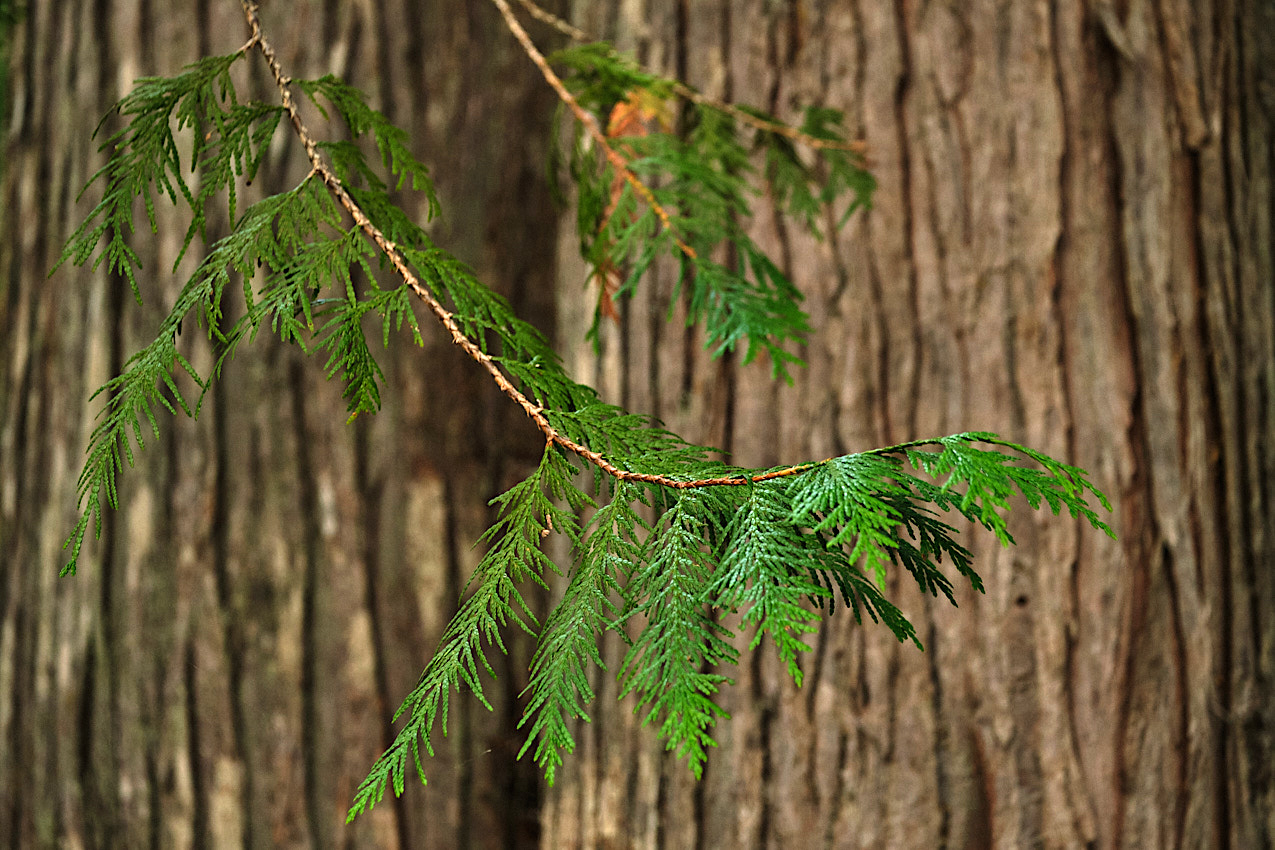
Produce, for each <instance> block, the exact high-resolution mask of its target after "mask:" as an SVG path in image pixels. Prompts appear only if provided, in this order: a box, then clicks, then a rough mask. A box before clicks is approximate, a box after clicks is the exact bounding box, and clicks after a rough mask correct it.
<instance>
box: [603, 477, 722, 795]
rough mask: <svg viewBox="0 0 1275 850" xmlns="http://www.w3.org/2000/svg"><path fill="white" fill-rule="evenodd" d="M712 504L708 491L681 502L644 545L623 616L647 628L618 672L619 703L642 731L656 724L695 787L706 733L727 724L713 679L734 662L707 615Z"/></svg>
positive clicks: (716, 532) (714, 532)
mask: <svg viewBox="0 0 1275 850" xmlns="http://www.w3.org/2000/svg"><path fill="white" fill-rule="evenodd" d="M714 498H715V494H713V493H712V492H711V491H709V490H690V491H687V492H686V493H683V494H681V495H680V496H679V497H678V499H677V501H676V503H674V505H673V507H672V508H671V509H670V510H669V511H668V512H666V513H665V514H664V518H663V522H662V523H661V527H659V528H657V529H656V530H655V533H654V534H652V536H651V537H649V538H648V540H647V544H646V548H647V552H644V553H643V560H644V561H645V564H644V565H643V566H642V567H640V568H639V569H638V571H637V572H636V573H635V574H634V576H633V577H632V579H631V581H630V586H629V594H630V597H631V598H632V599H633V603H632V604H631V606H630V609H629V610H628V612H626V613H627V616H628V617H633V616H642V617H644V618H645V619H646V625H645V626H644V627H643V628H642V631H641V633H640V634H639V635H638V637H637V639H636V640H635V641H634V642H633V645H632V646H631V647H630V649H629V651H628V654H627V655H626V656H625V658H624V663H623V664H622V665H621V668H620V683H621V694H620V695H621V697H623V696H626V695H628V694H630V693H635V694H636V695H637V707H636V708H635V711H639V712H640V711H643V710H645V711H646V715H645V717H644V718H643V723H644V724H646V723H649V722H650V721H651V720H652V719H659V720H662V721H663V722H662V723H661V724H660V728H659V734H660V737H661V738H664V739H665V744H666V746H667V748H668V749H669V750H671V751H673V752H675V753H676V754H677V755H678V756H679V757H685V758H686V760H687V764H688V766H689V767H690V769H691V771H692V772H693V773H694V774H695V777H696V778H697V779H698V778H699V777H700V775H701V774H702V772H703V769H704V761H705V760H706V759H707V758H708V749H709V748H710V747H715V746H717V742H716V741H715V740H713V736H712V731H713V727H714V726H716V725H717V720H718V718H721V717H727V716H728V715H727V713H726V712H725V711H724V710H722V709H721V708H720V707H719V706H718V705H717V704H716V703H714V702H713V695H714V694H715V693H717V690H718V688H719V687H720V686H722V685H724V684H730V683H731V680H730V679H729V678H728V677H726V676H724V675H722V674H720V673H716V672H713V671H714V669H715V668H716V667H718V666H719V665H721V664H723V663H729V664H733V663H734V662H735V660H736V658H737V657H738V651H737V650H736V649H735V647H734V646H732V645H731V644H730V643H729V642H728V639H729V638H730V637H732V635H731V634H730V632H729V631H727V630H726V629H725V628H724V627H723V626H722V625H721V624H719V623H718V622H716V621H715V620H714V619H713V616H712V613H711V607H710V606H711V602H712V600H711V598H710V596H709V587H710V581H711V579H712V575H713V572H714V571H715V570H716V569H717V565H716V564H715V563H714V560H713V557H712V552H711V550H710V548H709V546H708V544H707V542H706V538H708V537H710V536H717V537H719V536H720V535H721V534H722V532H723V529H722V528H721V526H720V519H721V515H720V512H719V510H715V508H718V507H719V506H717V505H714V504H712V502H713V501H714Z"/></svg>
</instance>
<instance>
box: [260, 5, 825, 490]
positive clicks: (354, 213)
mask: <svg viewBox="0 0 1275 850" xmlns="http://www.w3.org/2000/svg"><path fill="white" fill-rule="evenodd" d="M240 2H241V4H242V5H243V10H244V16H245V18H247V21H248V28H249V30H250V33H251V37H250V38H249V39H248V42H247V43H246V44H245V45H244V46H243V47H242V48H240V49H241V50H243V51H247V50H250V49H252V48H253V47H255V48H257V50H259V51H260V52H261V55H262V58H264V59H265V61H266V65H268V66H269V68H270V73H271V74H272V75H273V77H274V81H275V86H276V87H277V88H278V89H279V96H280V98H281V102H282V104H283V108H284V111H285V112H287V114H288V120H289V121H290V122H291V124H292V129H293V131H294V132H295V133H296V135H297V138H298V139H299V140H300V141H301V145H302V147H303V148H304V149H305V153H306V157H307V158H308V159H309V160H310V166H311V171H312V173H313V174H314V175H316V176H317V177H318V178H319V179H320V180H322V181H323V184H324V185H325V186H326V187H327V188H328V191H330V192H331V193H332V194H333V196H334V197H335V198H336V199H337V201H338V202H339V203H340V204H341V206H342V207H343V208H344V209H345V211H346V212H348V213H349V214H350V217H351V218H352V219H353V220H354V223H355V224H356V225H357V226H358V227H359V229H360V230H362V231H363V232H364V233H365V234H367V236H368V238H370V239H371V240H372V241H373V242H374V243H375V244H376V246H377V247H378V248H380V249H381V251H382V252H383V253H384V254H385V256H386V257H387V258H388V259H389V261H390V265H392V266H393V267H394V271H395V272H397V273H398V275H399V277H401V278H402V279H403V281H404V282H405V283H406V284H407V285H408V286H409V287H410V288H411V290H412V291H413V292H414V293H415V294H416V296H417V297H418V298H420V299H421V301H423V302H425V306H426V307H427V308H429V311H430V312H431V313H433V314H434V317H435V318H437V319H438V321H439V323H440V324H442V326H443V327H444V328H445V329H446V330H447V332H448V334H450V335H451V338H452V342H454V343H455V344H456V345H457V346H459V347H460V349H461V350H462V351H464V352H465V354H467V355H468V356H469V357H470V359H472V360H474V361H475V362H476V363H478V364H479V365H480V366H482V367H483V369H485V370H486V371H487V373H488V374H489V375H490V376H491V378H492V380H493V381H495V382H496V386H498V387H500V390H501V392H503V393H504V394H505V395H507V396H508V397H509V398H511V399H513V401H514V402H516V403H517V404H518V406H519V407H521V408H522V409H523V410H524V411H525V412H526V414H527V416H529V417H530V418H531V421H532V422H534V423H535V425H536V427H537V428H539V429H540V432H541V433H542V434H544V435H545V439H546V440H547V441H548V442H550V443H551V444H553V445H556V446H560V447H561V448H563V449H566V450H567V451H570V452H572V453H573V454H576V455H578V456H579V457H581V458H583V459H584V460H586V461H588V462H589V463H592V464H593V465H594V466H596V467H598V468H599V469H601V470H602V471H603V472H606V473H607V474H609V475H611V476H613V477H615V478H617V479H619V480H621V481H636V482H641V483H645V484H658V485H660V486H662V487H670V488H673V489H677V490H688V489H692V488H696V487H713V486H740V485H744V484H750V483H757V482H761V481H769V480H771V479H774V478H784V477H786V476H789V475H797V474H799V473H802V472H805V471H807V470H809V469H813V468H814V467H816V466H818V465H819V463H825V462H826V461H820V462H819V463H805V464H800V465H798V466H790V467H787V468H785V469H777V470H772V471H770V472H764V473H762V474H760V475H752V476H748V475H735V476H729V477H720V478H701V479H695V480H690V481H685V480H679V479H677V478H669V477H668V476H665V475H652V474H650V473H644V472H631V471H629V470H626V469H620V468H619V467H617V466H616V465H615V464H613V463H611V462H610V461H609V460H607V459H606V458H605V457H603V456H602V455H601V454H599V453H598V452H595V451H593V450H592V449H590V448H588V447H587V446H582V445H580V444H579V443H577V442H575V441H574V440H572V439H571V438H570V437H567V436H566V435H565V434H563V433H561V432H560V431H558V429H556V428H554V427H553V425H552V424H551V423H550V422H549V419H548V417H547V416H546V415H545V410H544V408H543V407H541V406H540V405H538V404H535V403H534V402H532V401H531V399H529V398H527V397H526V396H525V395H523V394H522V392H520V391H519V389H518V388H517V387H515V386H514V385H513V382H512V381H510V380H509V378H508V376H506V375H505V373H504V372H502V371H501V369H500V367H499V366H497V365H496V363H495V361H494V360H493V359H492V358H491V356H490V355H489V354H487V353H486V352H485V351H483V350H482V349H481V348H479V347H478V345H477V344H476V343H474V341H473V340H471V339H470V338H469V337H467V336H466V335H465V334H464V332H463V331H462V330H461V329H460V325H458V324H457V322H456V317H455V315H453V314H452V313H451V312H450V311H449V310H448V309H447V308H446V307H444V306H443V305H442V303H441V302H440V301H439V300H438V299H437V298H435V297H434V295H433V293H431V292H430V291H429V289H428V288H427V287H426V286H425V285H424V284H423V283H421V281H420V278H418V277H417V276H416V274H415V273H414V272H413V271H412V269H411V267H410V266H409V265H408V264H407V260H406V259H405V258H404V257H403V255H402V253H401V252H400V251H399V250H398V246H396V245H395V244H394V243H393V242H392V241H390V240H389V239H388V238H387V237H386V236H385V234H384V233H382V232H381V231H380V229H379V228H377V227H376V225H374V224H373V223H372V222H371V220H370V219H369V218H368V217H367V214H366V213H364V212H363V210H362V208H360V207H359V205H358V204H357V203H356V202H355V201H354V198H352V197H351V196H350V193H349V192H347V191H346V190H345V186H344V185H342V183H341V181H340V179H339V178H338V177H337V176H336V174H335V173H334V172H333V171H332V169H331V168H330V167H329V166H328V164H327V163H326V162H325V161H324V160H323V158H322V157H321V156H320V155H319V149H318V146H317V145H316V144H315V141H314V137H313V136H311V135H310V131H309V129H308V128H307V127H306V126H305V124H304V122H302V120H301V114H300V112H299V111H298V110H297V105H296V100H295V99H294V98H293V96H292V90H291V88H290V85H291V78H290V77H288V75H287V74H285V73H284V72H283V66H282V65H280V64H279V59H278V57H277V56H276V55H275V52H274V48H273V47H272V46H271V45H270V42H269V41H268V40H267V39H266V37H265V34H264V33H263V32H262V29H261V18H260V16H259V15H258V9H257V3H256V2H254V0H240ZM496 3H497V5H504V6H505V8H506V9H508V5H507V4H504V0H496ZM523 35H524V36H525V33H524V34H523ZM537 55H539V54H537ZM541 60H542V61H543V57H541ZM546 67H547V66H546ZM550 73H552V72H550ZM554 79H555V80H556V79H557V78H556V77H554ZM551 85H552V83H551ZM558 86H561V81H558ZM563 91H564V92H565V89H564V90H563ZM567 96H568V97H569V96H570V95H569V94H568V95H567ZM586 114H587V113H586ZM591 117H592V116H590V118H591Z"/></svg>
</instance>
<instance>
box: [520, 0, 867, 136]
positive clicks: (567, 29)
mask: <svg viewBox="0 0 1275 850" xmlns="http://www.w3.org/2000/svg"><path fill="white" fill-rule="evenodd" d="M518 3H519V5H521V6H522V7H523V8H524V9H526V10H527V13H528V14H529V15H531V16H532V17H533V18H535V19H536V20H538V21H540V22H541V23H544V24H548V25H549V26H551V27H553V28H554V29H556V30H557V31H558V32H560V33H562V34H563V35H565V36H567V38H570V39H572V40H573V41H591V40H592V39H590V37H589V34H588V33H587V32H585V31H584V30H582V29H580V28H579V27H576V26H573V25H572V24H571V23H569V22H567V21H564V20H563V19H562V18H560V17H558V16H557V15H555V14H553V13H552V12H550V11H548V10H547V9H544V8H541V7H540V6H537V5H536V4H535V3H533V2H532V0H518ZM673 92H674V93H675V94H677V95H678V96H679V97H683V98H685V99H687V100H689V101H690V102H691V103H695V104H698V105H699V106H707V107H709V108H710V109H716V110H717V111H719V112H725V113H726V114H727V115H729V116H731V117H732V118H734V119H735V120H736V121H739V122H740V123H741V124H747V125H748V126H750V127H752V128H753V129H755V130H762V131H764V132H767V133H774V134H775V135H778V136H784V137H785V138H789V139H792V140H793V141H794V142H799V143H800V144H802V145H805V146H806V147H808V148H812V149H814V150H838V151H848V152H850V153H853V154H856V155H858V156H865V155H866V154H867V152H868V144H867V142H864V141H862V140H860V139H856V140H855V141H851V142H842V141H838V140H836V139H820V138H818V137H817V136H812V135H810V134H809V133H803V132H802V131H801V130H798V129H797V128H796V127H792V126H789V125H788V124H784V123H782V122H779V121H769V120H767V119H765V118H761V117H758V116H756V115H753V114H752V113H751V112H746V111H744V110H743V109H740V108H739V107H738V106H735V105H734V104H732V103H727V102H725V101H722V100H718V99H716V98H713V97H709V96H708V95H706V94H704V93H702V92H698V91H696V90H695V89H693V88H691V87H690V86H688V85H686V84H685V83H683V82H682V81H681V80H674V81H673Z"/></svg>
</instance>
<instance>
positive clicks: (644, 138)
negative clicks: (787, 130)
mask: <svg viewBox="0 0 1275 850" xmlns="http://www.w3.org/2000/svg"><path fill="white" fill-rule="evenodd" d="M552 58H553V59H554V60H555V61H557V62H558V63H560V64H562V65H563V66H565V68H566V69H567V70H568V71H569V72H570V73H569V74H568V75H567V76H566V77H565V78H564V82H565V83H566V84H567V86H568V88H569V89H570V90H571V91H572V93H573V94H574V95H575V97H576V98H577V100H578V101H579V102H580V104H581V105H582V106H583V107H584V108H586V109H588V110H590V111H591V112H592V113H593V115H594V117H595V118H596V120H597V121H598V123H599V125H600V126H604V127H605V126H607V124H608V122H609V116H611V114H612V112H613V110H614V109H615V107H616V106H617V105H618V104H624V103H626V102H629V100H630V99H631V98H632V97H633V96H634V93H635V92H637V93H641V97H642V100H643V102H644V103H647V104H651V105H652V106H651V109H652V110H653V111H661V112H663V113H665V114H664V116H663V119H664V120H665V121H666V122H668V123H669V124H674V123H675V124H677V125H678V126H677V128H676V129H677V132H669V131H665V130H664V129H663V128H661V127H660V126H659V121H656V122H655V124H656V126H655V127H653V128H649V129H650V131H649V132H646V133H644V134H630V135H624V136H621V137H618V138H616V139H614V140H613V141H612V142H611V144H612V145H613V147H615V148H616V149H618V150H622V151H623V152H624V153H625V155H626V158H628V160H629V168H630V170H631V171H632V173H633V174H634V175H635V176H636V177H637V178H638V179H640V180H641V181H642V183H643V184H644V185H645V186H647V187H648V188H649V190H650V192H651V194H652V195H653V196H654V198H655V200H656V201H657V203H658V204H659V205H660V206H661V207H662V208H663V209H664V210H666V211H667V213H668V214H669V220H668V223H667V224H665V223H663V222H661V220H660V218H659V217H658V216H657V215H656V212H655V210H654V209H652V208H651V207H650V206H649V205H647V204H644V203H643V200H644V199H643V198H641V197H640V196H639V193H638V192H637V191H636V190H635V188H634V186H633V185H632V184H631V183H630V182H628V181H625V180H623V179H622V178H620V177H619V176H617V174H616V171H615V167H614V165H613V163H611V162H610V161H608V159H607V158H606V157H605V156H602V155H601V154H600V153H599V152H598V151H597V150H596V149H595V148H594V146H593V144H592V142H593V140H592V139H591V138H590V136H589V135H588V133H586V132H585V131H584V129H583V128H582V127H580V126H579V125H578V124H576V125H574V128H573V132H572V133H571V134H570V136H571V138H572V139H573V144H572V145H571V149H570V154H569V156H568V158H567V161H568V164H569V171H570V175H571V177H572V179H573V182H574V184H575V186H576V187H577V188H578V192H577V204H578V216H577V218H578V221H577V227H578V230H579V233H580V238H581V251H582V253H583V255H584V257H585V258H586V259H587V260H589V261H590V262H591V263H592V264H593V265H594V267H595V268H599V269H604V268H616V270H617V271H623V282H622V283H621V284H620V285H619V288H618V292H617V293H616V295H617V297H623V296H626V295H628V294H630V293H632V292H633V290H634V288H635V287H636V286H637V284H638V282H639V281H640V280H641V279H642V276H643V275H645V274H646V272H647V271H648V269H650V267H651V265H652V263H654V262H655V261H656V259H657V258H660V257H669V258H672V260H673V261H674V263H675V267H676V270H677V271H676V274H677V278H676V285H675V290H676V291H678V292H681V293H684V294H685V304H686V307H687V322H688V323H691V324H696V323H702V324H703V326H704V330H705V335H706V337H707V339H708V345H709V347H710V349H711V350H712V352H713V353H714V354H722V353H724V352H727V351H732V350H734V349H735V347H736V346H738V345H740V344H741V343H743V344H744V362H745V363H747V362H749V361H750V360H752V359H753V358H754V357H755V356H756V355H757V354H758V353H760V352H763V351H764V352H765V353H766V354H767V355H768V356H769V358H770V363H771V368H772V370H773V372H774V374H775V375H776V376H779V377H784V378H788V377H789V372H788V367H789V366H791V365H794V364H799V363H800V359H799V358H798V357H797V356H796V355H795V354H794V353H793V351H792V348H793V346H794V345H797V344H800V343H802V342H804V341H805V339H806V335H807V334H808V333H809V331H810V327H809V325H808V323H807V317H806V314H805V313H804V312H802V310H801V307H800V304H801V300H802V296H801V292H800V291H799V290H798V289H797V288H796V287H795V286H793V284H792V282H791V281H790V280H789V279H788V277H787V275H786V274H785V273H784V272H783V270H782V269H780V268H779V266H777V265H776V264H775V263H774V262H773V261H772V260H771V259H770V257H768V256H767V255H766V253H765V252H764V251H762V250H761V249H760V248H759V247H758V246H757V244H756V242H754V241H753V239H752V238H751V237H750V236H749V235H748V224H749V222H750V220H751V219H752V216H753V205H754V202H755V201H756V200H757V198H758V196H759V191H760V188H759V186H758V180H757V178H758V177H761V178H762V179H763V180H764V181H765V183H766V184H767V185H768V186H769V188H770V195H771V197H772V198H773V199H774V202H775V204H776V206H777V208H778V210H779V211H780V212H782V213H785V214H787V215H790V216H792V217H793V218H794V219H795V220H796V221H797V222H798V223H800V224H801V225H803V226H805V227H806V228H807V229H808V230H809V231H811V232H812V233H814V234H816V235H820V234H821V232H822V230H821V224H820V222H821V219H823V218H824V216H825V214H830V213H831V214H832V215H834V216H835V218H833V219H832V220H833V223H834V226H840V225H841V224H842V223H844V222H845V220H846V219H847V218H849V216H850V215H851V214H852V213H853V212H854V211H855V210H856V209H858V208H860V207H864V206H867V205H868V204H869V203H870V201H871V197H872V191H873V189H874V188H875V186H876V184H875V181H874V180H873V178H872V175H871V174H869V173H868V172H867V171H866V170H865V168H864V164H863V162H862V158H861V157H858V156H856V155H854V154H853V153H851V152H850V151H848V150H845V149H839V148H825V149H821V150H820V151H819V152H818V156H817V157H813V158H812V161H811V162H807V161H806V160H804V159H803V158H802V156H801V153H800V152H799V151H798V150H797V147H796V145H795V144H794V142H793V141H792V139H790V138H788V137H786V136H783V135H780V134H778V133H776V132H773V131H767V130H764V129H754V128H752V127H748V126H743V125H741V124H740V122H739V121H738V120H737V119H736V118H735V117H734V116H733V115H732V113H731V112H730V111H726V110H724V109H722V108H720V107H719V106H715V105H713V104H712V103H710V102H708V101H687V102H683V103H682V104H681V107H680V108H677V107H676V106H675V104H674V101H675V100H676V97H675V94H676V92H675V84H674V83H672V82H671V81H669V80H665V79H663V78H660V77H657V76H654V75H651V74H647V73H645V72H643V71H641V70H639V69H638V68H636V67H635V66H634V65H633V64H632V63H631V62H629V61H628V60H626V59H624V58H623V57H621V56H619V55H618V54H616V53H615V51H614V50H613V49H612V48H611V47H610V46H609V45H607V44H586V45H582V46H579V47H575V48H572V49H570V50H565V51H562V52H560V53H557V54H554V56H553V57H552ZM734 111H736V112H742V113H746V114H748V115H752V116H753V117H756V118H760V119H763V121H764V122H765V123H766V124H769V125H771V126H776V127H778V126H783V125H781V123H780V122H779V120H778V119H776V118H775V117H774V116H771V115H767V114H765V113H764V112H762V111H761V110H757V109H736V110H734ZM560 112H561V113H562V114H564V115H565V114H566V113H565V110H560ZM674 113H676V114H674ZM841 122H842V115H841V113H840V112H838V111H836V110H833V109H826V108H817V107H811V108H808V109H807V110H806V115H805V121H804V124H803V126H802V127H801V130H802V131H803V132H804V133H805V134H806V135H807V136H809V137H810V138H813V139H818V140H821V141H828V142H844V141H845V138H844V134H843V132H842V131H841ZM667 129H668V130H671V129H673V128H672V127H669V128H667ZM757 158H760V159H761V161H762V163H763V164H762V166H761V167H760V168H758V167H756V166H755V165H754V160H755V159H757ZM838 208H839V209H838ZM834 210H835V212H832V211H834ZM688 248H689V251H688V250H686V249H688ZM595 328H596V325H595Z"/></svg>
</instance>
